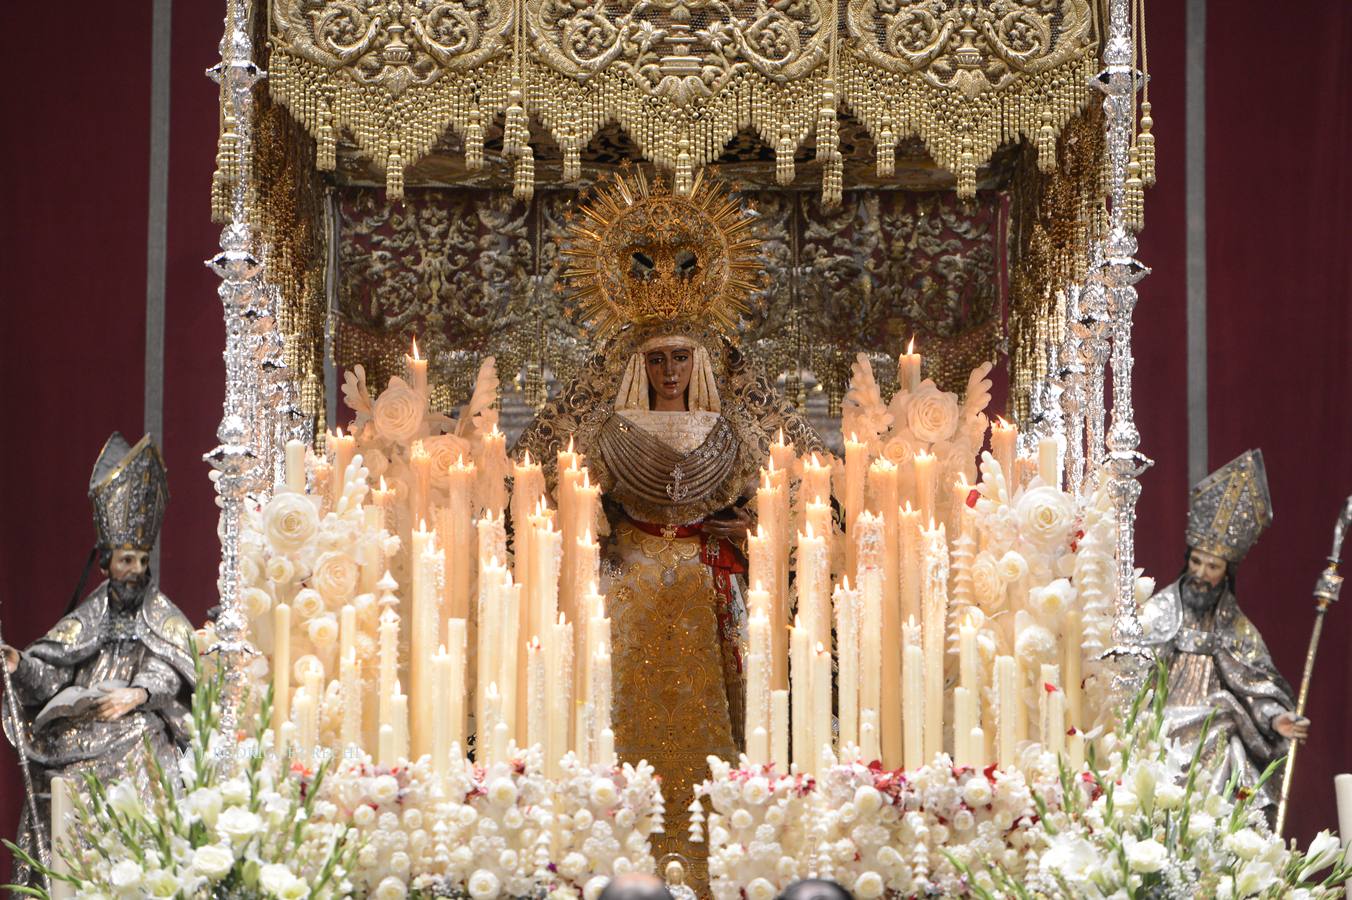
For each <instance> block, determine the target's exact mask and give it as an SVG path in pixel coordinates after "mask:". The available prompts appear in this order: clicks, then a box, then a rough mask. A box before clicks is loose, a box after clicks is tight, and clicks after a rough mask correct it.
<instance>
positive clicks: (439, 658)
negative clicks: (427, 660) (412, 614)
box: [432, 645, 453, 775]
mask: <svg viewBox="0 0 1352 900" xmlns="http://www.w3.org/2000/svg"><path fill="white" fill-rule="evenodd" d="M432 678H433V680H434V681H435V683H436V684H437V686H438V688H439V691H438V693H440V694H441V695H442V696H441V698H440V699H441V701H442V702H439V703H437V712H436V715H434V716H433V717H432V771H434V772H436V773H437V774H438V775H444V774H446V771H447V768H448V767H449V765H450V761H451V716H450V714H449V713H450V710H449V709H448V708H447V707H449V705H450V704H449V702H447V698H446V696H445V691H446V689H447V688H449V687H450V685H451V679H452V678H453V676H452V675H451V655H450V654H449V653H447V652H446V647H445V646H444V645H443V646H439V647H437V650H436V652H435V653H434V654H432Z"/></svg>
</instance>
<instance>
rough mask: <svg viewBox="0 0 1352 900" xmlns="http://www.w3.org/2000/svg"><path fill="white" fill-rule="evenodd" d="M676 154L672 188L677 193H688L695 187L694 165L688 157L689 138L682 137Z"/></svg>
mask: <svg viewBox="0 0 1352 900" xmlns="http://www.w3.org/2000/svg"><path fill="white" fill-rule="evenodd" d="M678 146H679V147H680V150H679V152H677V154H676V178H675V179H674V180H673V181H672V185H671V187H672V190H673V191H675V192H676V193H677V194H681V195H685V194H689V193H690V192H691V191H692V190H694V187H695V167H694V164H693V161H692V159H691V157H690V139H689V138H686V137H683V138H681V142H680V144H679V145H678Z"/></svg>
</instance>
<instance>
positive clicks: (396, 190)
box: [385, 141, 404, 203]
mask: <svg viewBox="0 0 1352 900" xmlns="http://www.w3.org/2000/svg"><path fill="white" fill-rule="evenodd" d="M385 195H386V196H387V197H388V198H389V199H390V200H392V201H393V200H397V201H398V202H400V203H403V202H404V157H403V156H402V155H400V153H399V142H398V141H394V142H393V143H391V144H390V155H389V156H388V157H387V158H386V159H385Z"/></svg>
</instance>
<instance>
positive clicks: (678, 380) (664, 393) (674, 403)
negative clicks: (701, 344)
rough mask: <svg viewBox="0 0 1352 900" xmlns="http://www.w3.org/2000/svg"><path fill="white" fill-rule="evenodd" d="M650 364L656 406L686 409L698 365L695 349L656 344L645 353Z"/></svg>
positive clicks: (649, 378) (654, 405)
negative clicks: (656, 345) (692, 374)
mask: <svg viewBox="0 0 1352 900" xmlns="http://www.w3.org/2000/svg"><path fill="white" fill-rule="evenodd" d="M644 358H645V362H646V363H647V366H648V384H649V385H651V386H652V389H653V409H657V410H683V409H685V408H686V404H685V392H686V388H688V387H690V373H691V372H692V371H693V370H694V368H695V351H694V350H692V349H690V348H689V347H682V346H675V347H654V348H653V349H651V350H649V351H648V352H647V353H646V354H644Z"/></svg>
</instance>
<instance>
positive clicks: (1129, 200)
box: [1123, 147, 1145, 231]
mask: <svg viewBox="0 0 1352 900" xmlns="http://www.w3.org/2000/svg"><path fill="white" fill-rule="evenodd" d="M1123 205H1124V207H1125V209H1124V210H1123V212H1124V213H1125V216H1124V218H1125V220H1126V225H1127V227H1128V228H1130V229H1131V230H1132V231H1140V230H1141V228H1142V226H1144V225H1145V185H1143V184H1142V183H1141V164H1140V163H1139V162H1137V160H1136V148H1135V147H1132V148H1131V161H1130V162H1128V163H1127V180H1126V183H1125V185H1124V200H1123Z"/></svg>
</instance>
